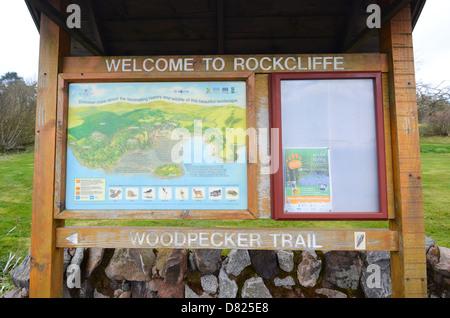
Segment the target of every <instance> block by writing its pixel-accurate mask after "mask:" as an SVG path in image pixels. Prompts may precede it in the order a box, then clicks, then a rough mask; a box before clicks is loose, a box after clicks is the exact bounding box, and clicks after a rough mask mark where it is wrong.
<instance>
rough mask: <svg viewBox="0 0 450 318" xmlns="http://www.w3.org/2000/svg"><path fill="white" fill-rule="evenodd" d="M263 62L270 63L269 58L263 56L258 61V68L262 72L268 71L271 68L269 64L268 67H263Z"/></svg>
mask: <svg viewBox="0 0 450 318" xmlns="http://www.w3.org/2000/svg"><path fill="white" fill-rule="evenodd" d="M264 61H269V62H270V58H269V57H267V56H265V57H263V58H262V59H261V60H260V61H259V64H260V65H259V67H261V69H262V70H264V71H269V70H270V69H271V68H272V65H270V64H269V66H268V67H264Z"/></svg>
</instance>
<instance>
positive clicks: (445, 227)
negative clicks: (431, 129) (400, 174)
mask: <svg viewBox="0 0 450 318" xmlns="http://www.w3.org/2000/svg"><path fill="white" fill-rule="evenodd" d="M421 158H422V180H423V200H424V210H425V232H426V235H427V236H429V237H432V238H433V239H434V240H435V241H436V243H437V244H438V245H440V246H445V247H450V137H422V138H421Z"/></svg>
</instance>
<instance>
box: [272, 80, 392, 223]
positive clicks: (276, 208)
mask: <svg viewBox="0 0 450 318" xmlns="http://www.w3.org/2000/svg"><path fill="white" fill-rule="evenodd" d="M302 79H304V80H323V79H372V80H373V82H374V98H375V101H374V104H375V126H376V139H377V147H376V150H377V165H378V195H379V209H380V211H379V212H308V213H295V212H284V209H283V206H284V182H283V173H284V171H283V169H281V168H280V169H278V171H277V172H276V173H275V174H273V175H272V179H271V182H272V216H273V218H275V219H276V220H295V219H304V220H343V219H346V220H386V219H387V218H388V196H387V177H386V155H385V137H384V130H385V128H384V113H383V92H382V77H381V72H329V73H328V72H327V73H317V72H315V73H273V74H272V75H271V80H270V84H271V89H270V94H271V96H270V100H271V113H270V118H271V128H275V129H278V130H279V134H278V135H279V137H278V138H279V139H278V144H279V151H278V153H279V162H280V163H281V162H283V151H282V149H283V142H282V140H283V139H282V135H283V131H282V119H281V117H282V116H281V107H282V105H281V88H280V84H281V81H282V80H302Z"/></svg>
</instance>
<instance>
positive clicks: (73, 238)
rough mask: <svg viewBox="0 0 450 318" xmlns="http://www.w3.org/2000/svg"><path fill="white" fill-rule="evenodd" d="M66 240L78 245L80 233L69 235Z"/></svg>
mask: <svg viewBox="0 0 450 318" xmlns="http://www.w3.org/2000/svg"><path fill="white" fill-rule="evenodd" d="M66 240H68V241H70V242H72V243H73V244H78V232H75V233H73V234H71V235H69V236H68V237H66Z"/></svg>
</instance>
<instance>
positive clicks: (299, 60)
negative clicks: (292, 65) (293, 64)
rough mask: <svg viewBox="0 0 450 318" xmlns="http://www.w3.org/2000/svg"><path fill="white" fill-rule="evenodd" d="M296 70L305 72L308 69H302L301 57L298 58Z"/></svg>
mask: <svg viewBox="0 0 450 318" xmlns="http://www.w3.org/2000/svg"><path fill="white" fill-rule="evenodd" d="M298 69H299V70H300V71H302V70H303V71H306V70H307V69H308V68H307V67H302V58H301V57H299V58H298Z"/></svg>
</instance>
